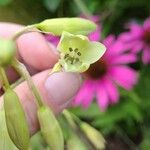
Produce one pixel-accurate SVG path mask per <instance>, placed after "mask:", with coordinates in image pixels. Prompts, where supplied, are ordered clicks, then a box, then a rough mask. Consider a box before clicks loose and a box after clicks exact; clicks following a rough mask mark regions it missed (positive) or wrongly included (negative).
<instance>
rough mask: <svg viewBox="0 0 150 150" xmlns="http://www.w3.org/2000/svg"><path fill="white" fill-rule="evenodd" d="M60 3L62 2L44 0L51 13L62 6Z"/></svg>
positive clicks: (58, 0)
mask: <svg viewBox="0 0 150 150" xmlns="http://www.w3.org/2000/svg"><path fill="white" fill-rule="evenodd" d="M60 1H61V0H44V1H43V3H44V5H45V7H46V8H47V9H48V10H49V11H51V12H55V11H56V9H57V8H58V6H59V4H60Z"/></svg>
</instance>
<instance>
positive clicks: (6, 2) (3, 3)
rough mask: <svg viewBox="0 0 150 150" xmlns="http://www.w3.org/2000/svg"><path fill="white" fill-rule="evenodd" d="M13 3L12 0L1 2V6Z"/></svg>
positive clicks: (2, 0)
mask: <svg viewBox="0 0 150 150" xmlns="http://www.w3.org/2000/svg"><path fill="white" fill-rule="evenodd" d="M11 2H12V0H0V6H5V5H8V4H9V3H11Z"/></svg>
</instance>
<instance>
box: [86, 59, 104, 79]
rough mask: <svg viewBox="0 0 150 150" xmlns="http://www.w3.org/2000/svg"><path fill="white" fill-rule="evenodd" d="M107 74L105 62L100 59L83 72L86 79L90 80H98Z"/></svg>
mask: <svg viewBox="0 0 150 150" xmlns="http://www.w3.org/2000/svg"><path fill="white" fill-rule="evenodd" d="M106 72H107V65H106V62H105V61H104V60H103V59H102V58H101V59H100V60H98V61H97V62H95V63H94V64H91V65H90V68H89V69H88V70H87V71H86V72H85V73H86V75H87V77H89V78H92V79H95V80H97V79H99V78H100V77H102V76H103V75H104V74H105V73H106Z"/></svg>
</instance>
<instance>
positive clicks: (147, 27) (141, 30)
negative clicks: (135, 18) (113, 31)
mask: <svg viewBox="0 0 150 150" xmlns="http://www.w3.org/2000/svg"><path fill="white" fill-rule="evenodd" d="M127 27H128V28H129V31H128V32H125V33H122V34H121V35H120V36H119V39H120V40H122V41H123V42H124V43H125V46H126V48H128V49H131V51H132V52H134V53H138V52H139V51H141V50H142V51H143V54H142V61H143V63H144V64H149V63H150V17H149V18H148V19H146V20H145V22H144V24H143V26H142V25H139V24H138V23H136V22H131V23H129V24H128V26H127Z"/></svg>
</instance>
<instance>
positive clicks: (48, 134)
mask: <svg viewBox="0 0 150 150" xmlns="http://www.w3.org/2000/svg"><path fill="white" fill-rule="evenodd" d="M38 119H39V123H40V128H41V132H42V135H43V137H44V140H45V141H46V143H47V144H48V146H49V148H50V149H51V150H64V139H63V135H62V131H61V128H60V126H59V123H58V121H57V119H56V118H55V116H54V114H53V112H52V111H51V110H50V108H48V107H46V106H42V107H41V108H39V110H38Z"/></svg>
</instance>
